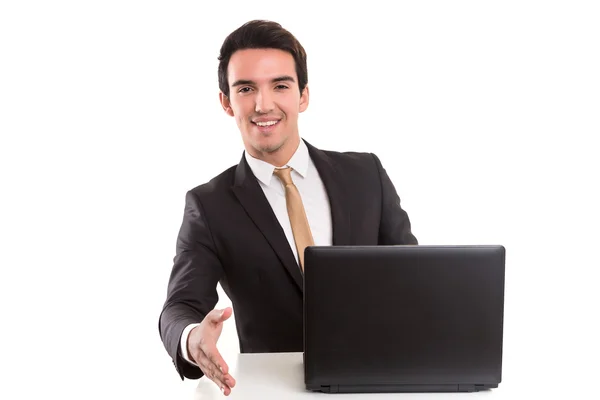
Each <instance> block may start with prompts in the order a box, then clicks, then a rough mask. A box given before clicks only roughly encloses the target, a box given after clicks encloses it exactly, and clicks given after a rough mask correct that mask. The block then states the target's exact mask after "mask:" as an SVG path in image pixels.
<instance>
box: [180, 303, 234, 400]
mask: <svg viewBox="0 0 600 400" xmlns="http://www.w3.org/2000/svg"><path fill="white" fill-rule="evenodd" d="M232 313H233V310H232V309H231V307H227V308H225V309H223V310H217V309H215V310H212V311H211V312H209V313H208V314H207V315H206V317H205V318H204V320H203V321H202V323H201V324H200V325H198V326H197V327H195V328H194V329H192V331H191V332H190V335H189V337H188V341H187V348H188V354H189V356H190V357H191V358H192V360H193V361H194V362H195V363H196V364H198V366H199V367H200V369H201V370H202V372H203V373H204V375H205V376H206V377H207V378H208V379H210V380H211V381H213V382H214V383H215V384H217V386H219V388H220V389H221V391H222V392H223V394H224V395H225V396H229V394H231V389H232V388H233V387H234V386H235V379H234V378H233V376H231V375H230V374H229V366H228V365H227V363H226V362H225V360H223V357H221V353H219V350H217V341H218V340H219V337H220V336H221V332H222V331H223V322H225V321H227V319H229V317H231V314H232Z"/></svg>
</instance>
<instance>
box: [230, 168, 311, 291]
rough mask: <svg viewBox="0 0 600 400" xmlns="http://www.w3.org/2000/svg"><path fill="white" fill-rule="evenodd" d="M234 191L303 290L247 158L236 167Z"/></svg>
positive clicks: (300, 275) (281, 230) (276, 222)
mask: <svg viewBox="0 0 600 400" xmlns="http://www.w3.org/2000/svg"><path fill="white" fill-rule="evenodd" d="M232 190H233V192H234V193H235V195H236V196H237V198H238V200H239V202H240V203H241V205H242V207H244V209H245V210H246V212H247V213H248V215H249V216H250V218H251V219H252V221H253V222H254V223H255V224H256V226H257V227H258V229H259V230H260V231H261V232H262V234H263V235H264V237H265V239H267V241H268V242H269V244H270V245H271V247H272V248H273V250H274V251H275V253H276V254H277V257H279V259H280V260H281V263H282V264H283V265H284V266H285V268H286V270H287V271H288V272H289V274H290V275H291V276H292V279H293V280H294V282H296V285H298V288H299V289H300V290H302V286H303V281H302V273H301V271H300V267H299V266H298V263H297V262H296V258H295V257H294V253H293V252H292V250H291V249H290V245H289V243H288V241H287V238H286V237H285V233H284V232H283V229H282V228H281V225H280V224H279V221H278V220H277V217H276V216H275V213H274V212H273V209H272V208H271V206H270V204H269V201H268V200H267V198H266V197H265V194H264V192H263V190H262V189H261V187H260V185H259V183H258V181H257V179H256V177H255V176H254V174H253V173H252V170H251V169H250V166H249V165H248V163H247V162H246V159H245V157H242V160H241V161H240V163H239V164H238V166H237V169H236V172H235V183H234V185H233V187H232Z"/></svg>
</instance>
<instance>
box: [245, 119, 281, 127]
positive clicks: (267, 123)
mask: <svg viewBox="0 0 600 400" xmlns="http://www.w3.org/2000/svg"><path fill="white" fill-rule="evenodd" d="M252 123H253V124H254V125H256V126H260V127H261V128H265V127H269V126H273V125H277V124H278V123H279V120H273V121H264V122H262V121H261V122H254V121H253V122H252Z"/></svg>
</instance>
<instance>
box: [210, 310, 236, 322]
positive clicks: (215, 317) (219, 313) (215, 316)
mask: <svg viewBox="0 0 600 400" xmlns="http://www.w3.org/2000/svg"><path fill="white" fill-rule="evenodd" d="M231 314H233V309H232V308H231V307H227V308H224V309H222V310H217V309H215V310H212V311H211V312H209V313H208V314H207V315H206V317H207V318H208V320H209V321H210V322H212V323H213V324H218V323H220V322H223V321H227V320H228V319H229V317H231Z"/></svg>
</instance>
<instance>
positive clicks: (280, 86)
mask: <svg viewBox="0 0 600 400" xmlns="http://www.w3.org/2000/svg"><path fill="white" fill-rule="evenodd" d="M275 89H289V87H288V86H286V85H277V86H275Z"/></svg>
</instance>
